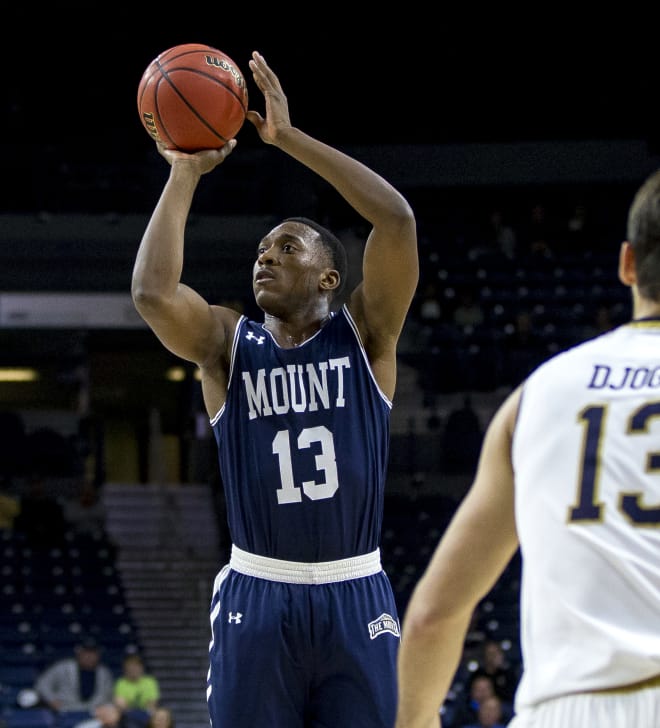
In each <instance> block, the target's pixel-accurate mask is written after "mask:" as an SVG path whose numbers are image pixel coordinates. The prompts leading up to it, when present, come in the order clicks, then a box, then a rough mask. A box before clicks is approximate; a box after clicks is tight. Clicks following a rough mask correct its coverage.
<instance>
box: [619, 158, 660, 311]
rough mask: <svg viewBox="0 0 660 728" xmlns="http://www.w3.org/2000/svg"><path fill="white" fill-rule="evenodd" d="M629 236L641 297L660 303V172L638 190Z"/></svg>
mask: <svg viewBox="0 0 660 728" xmlns="http://www.w3.org/2000/svg"><path fill="white" fill-rule="evenodd" d="M626 236H627V239H628V242H629V243H630V245H631V246H632V249H633V251H634V253H635V271H636V274H637V289H638V291H639V294H640V296H642V297H643V298H647V299H649V300H652V301H657V302H660V170H658V171H656V172H654V173H653V174H652V175H650V176H649V177H648V178H647V179H646V181H645V182H644V184H643V185H642V186H641V187H640V188H639V190H638V191H637V194H636V195H635V197H634V199H633V202H632V205H631V206H630V211H629V213H628V228H627V232H626Z"/></svg>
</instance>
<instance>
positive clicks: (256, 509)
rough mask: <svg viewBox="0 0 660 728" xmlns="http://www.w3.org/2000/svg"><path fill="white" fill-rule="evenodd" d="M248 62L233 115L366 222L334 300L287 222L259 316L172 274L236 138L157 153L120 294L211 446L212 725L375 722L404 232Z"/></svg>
mask: <svg viewBox="0 0 660 728" xmlns="http://www.w3.org/2000/svg"><path fill="white" fill-rule="evenodd" d="M249 66H250V69H251V71H252V75H253V79H254V82H255V84H256V86H257V88H258V89H259V90H260V91H261V93H262V94H263V98H264V101H265V115H264V116H262V115H261V114H260V113H259V112H257V111H255V110H249V111H248V113H247V119H248V121H249V122H250V123H251V124H253V125H254V128H255V129H256V131H257V133H258V135H259V137H260V138H261V140H262V141H263V142H264V143H265V144H267V145H272V146H273V147H275V148H276V150H277V151H278V153H279V152H283V153H285V154H288V155H289V156H290V157H292V158H293V159H295V160H297V161H298V162H300V163H301V164H302V165H304V166H305V167H307V168H309V169H310V170H311V171H313V172H315V173H316V174H317V175H319V177H320V178H322V179H323V180H325V181H326V182H327V183H329V184H330V185H331V186H332V187H333V188H334V189H335V190H336V191H337V193H338V194H339V195H340V196H341V197H342V198H343V199H344V200H345V201H346V203H347V204H348V205H350V206H351V207H352V208H353V210H354V211H355V212H357V213H358V214H359V215H360V216H361V217H362V218H363V219H364V220H365V221H366V222H367V223H369V225H370V227H371V230H370V232H369V235H368V238H367V239H366V241H365V246H364V253H363V265H362V278H361V281H360V282H359V283H358V284H357V286H356V287H355V288H354V290H352V291H347V292H344V291H343V290H342V286H343V284H344V282H345V280H346V253H345V251H344V249H343V246H342V244H341V243H340V241H339V240H338V239H337V238H336V237H335V236H334V235H333V234H332V233H331V232H330V231H329V230H327V229H326V228H325V227H322V226H321V225H319V224H318V223H316V222H314V221H313V220H310V219H308V218H304V217H293V218H288V219H285V220H283V221H282V222H281V223H280V224H278V225H276V226H275V227H274V228H273V229H272V230H270V231H269V232H266V233H265V235H264V237H263V238H262V239H261V240H260V241H255V250H256V258H255V262H254V268H253V278H252V289H253V293H254V296H255V300H256V303H257V304H258V306H259V308H260V309H261V310H262V311H263V314H264V317H263V321H253V320H249V319H248V318H246V317H245V316H243V315H241V314H240V313H239V312H238V311H235V310H232V309H230V308H226V307H223V306H217V305H213V304H210V303H208V302H207V301H206V300H204V299H203V298H202V297H201V296H200V295H198V294H197V293H196V292H195V291H194V290H192V289H191V288H190V287H188V286H187V285H186V284H185V283H183V282H182V281H181V275H182V265H183V251H184V233H185V227H186V222H187V219H188V215H189V212H190V208H191V203H192V200H193V196H194V193H195V190H196V188H197V186H198V184H199V183H200V179H201V178H202V176H203V175H205V174H207V173H209V172H211V171H212V170H214V169H215V168H216V167H217V166H218V165H220V164H221V163H222V162H223V160H224V159H226V158H227V156H228V155H229V154H230V153H231V152H232V151H233V150H234V148H235V146H236V140H235V139H234V140H231V141H230V142H228V143H227V144H225V145H224V146H223V147H222V148H220V149H213V150H204V151H200V152H196V153H194V154H186V153H183V152H179V151H173V150H165V149H164V148H163V147H162V146H160V147H159V151H160V153H161V154H162V156H163V157H164V158H165V160H166V161H167V162H168V163H169V164H170V172H169V176H168V179H167V181H166V183H165V186H164V189H163V191H162V194H161V197H160V199H159V201H158V203H157V204H156V207H155V209H154V211H153V214H152V216H151V219H150V221H149V223H148V225H147V228H146V230H145V232H144V236H143V238H142V241H141V243H140V246H139V250H138V254H137V258H136V261H135V266H134V271H133V279H132V295H133V300H134V302H135V305H136V307H137V310H138V311H139V313H140V314H141V316H142V317H143V318H144V320H145V321H146V322H147V323H148V325H149V326H150V327H151V329H152V330H153V331H154V333H155V334H156V336H157V337H158V338H159V339H160V341H161V342H162V343H163V344H164V346H165V347H167V348H168V349H169V350H170V351H171V352H173V353H174V354H176V355H178V356H179V357H181V358H182V359H185V360H187V361H190V362H194V363H196V364H197V365H198V367H199V369H200V372H201V377H202V390H203V395H204V401H205V405H206V408H207V411H208V416H209V420H210V426H211V427H212V429H213V433H214V435H215V439H216V442H217V446H218V457H219V466H220V474H221V479H222V482H223V487H224V489H225V498H226V502H227V513H228V526H229V531H230V535H231V540H232V552H231V557H230V560H229V562H228V563H227V564H226V565H225V566H224V567H223V568H221V569H220V571H219V573H218V575H217V577H216V580H215V584H214V589H213V597H212V603H211V627H212V638H211V645H210V669H209V674H208V687H207V696H208V705H209V712H210V716H211V724H212V726H213V728H225V727H227V728H229V727H231V728H254V726H266V725H267V726H269V727H270V728H297V727H298V728H307V727H309V728H311V727H312V726H316V727H321V726H344V727H350V726H355V727H356V728H357V727H358V726H359V727H360V728H391V727H392V725H393V722H394V717H395V711H396V654H397V650H398V646H399V618H398V615H397V611H396V605H395V600H394V594H393V590H392V587H391V584H390V582H389V580H388V578H387V576H386V574H385V572H384V571H383V569H382V566H381V561H380V552H379V540H380V531H381V522H382V512H383V501H384V487H385V475H386V467H387V461H388V450H389V418H390V412H391V407H392V400H393V397H394V392H395V385H396V349H397V342H398V340H399V336H400V334H401V331H402V328H403V324H404V320H405V317H406V315H407V312H408V310H409V307H410V305H411V302H412V298H413V295H414V292H415V288H416V286H417V281H418V275H419V265H418V255H417V238H416V222H415V218H414V215H413V212H412V210H411V207H410V205H409V204H408V202H407V201H406V200H405V199H404V197H402V195H401V194H400V193H399V192H398V191H397V190H396V189H394V188H393V187H392V185H391V184H389V183H388V182H387V181H386V180H385V179H383V178H382V177H381V176H380V175H378V174H377V173H375V172H374V171H372V170H370V169H368V168H367V167H366V166H364V165H363V164H362V163H360V162H359V161H357V160H356V159H353V158H351V157H349V156H347V155H346V154H344V153H342V152H340V151H338V150H337V149H334V148H332V147H330V146H328V145H326V144H324V143H323V142H321V141H318V140H317V139H314V138H312V137H311V136H309V135H308V134H306V133H305V132H303V131H302V130H300V129H299V128H297V127H295V126H293V125H292V122H291V120H290V116H289V108H288V102H287V98H286V96H285V94H284V91H283V90H282V87H281V85H280V82H279V80H278V77H277V76H276V75H275V73H274V72H273V71H272V69H271V68H270V67H269V66H268V64H267V63H266V61H265V59H264V58H263V57H262V56H261V55H260V54H259V53H256V52H255V53H253V55H252V59H251V60H250V62H249ZM228 265H229V264H228ZM223 274H225V275H232V271H231V270H230V269H229V268H227V270H224V271H223V270H220V271H218V276H219V280H221V279H222V275H223Z"/></svg>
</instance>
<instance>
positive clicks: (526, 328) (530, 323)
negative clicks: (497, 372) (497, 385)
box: [503, 309, 549, 387]
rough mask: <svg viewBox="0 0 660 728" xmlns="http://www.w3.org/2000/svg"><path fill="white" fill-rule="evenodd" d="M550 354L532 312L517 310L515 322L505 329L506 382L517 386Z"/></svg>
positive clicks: (504, 366) (504, 365)
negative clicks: (535, 324)
mask: <svg viewBox="0 0 660 728" xmlns="http://www.w3.org/2000/svg"><path fill="white" fill-rule="evenodd" d="M548 355H549V352H548V349H547V342H546V340H545V339H544V337H543V335H542V333H541V332H540V331H539V330H538V329H537V328H536V327H535V326H534V320H533V318H532V314H531V313H530V312H529V311H528V310H526V309H521V310H519V311H517V312H516V316H515V320H514V323H513V324H512V325H510V326H507V328H506V329H505V339H504V349H503V356H504V364H503V369H504V380H505V381H504V384H507V385H509V386H512V387H514V386H517V385H518V384H520V382H522V380H523V379H524V378H525V377H526V376H527V375H528V374H529V373H530V372H531V371H532V369H534V368H535V367H537V366H538V365H539V364H540V363H541V362H542V361H544V359H546V358H547V357H548Z"/></svg>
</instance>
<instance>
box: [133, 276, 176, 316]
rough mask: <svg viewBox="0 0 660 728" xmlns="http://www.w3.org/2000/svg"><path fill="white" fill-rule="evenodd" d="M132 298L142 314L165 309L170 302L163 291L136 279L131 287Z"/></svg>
mask: <svg viewBox="0 0 660 728" xmlns="http://www.w3.org/2000/svg"><path fill="white" fill-rule="evenodd" d="M131 298H132V299H133V304H134V306H135V308H136V309H137V310H138V311H139V312H140V313H141V314H145V313H148V312H153V311H160V310H162V309H164V308H165V307H166V305H167V300H168V299H167V297H166V296H165V295H164V293H163V291H162V290H160V289H157V288H151V287H149V286H146V285H144V284H143V283H142V282H140V281H138V280H135V279H133V283H132V285H131Z"/></svg>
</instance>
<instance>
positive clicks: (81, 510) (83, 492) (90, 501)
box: [64, 480, 106, 536]
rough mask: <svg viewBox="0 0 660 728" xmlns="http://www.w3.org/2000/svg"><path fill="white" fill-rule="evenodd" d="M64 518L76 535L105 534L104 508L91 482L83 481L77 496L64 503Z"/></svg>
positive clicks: (98, 492) (96, 488) (95, 487)
mask: <svg viewBox="0 0 660 728" xmlns="http://www.w3.org/2000/svg"><path fill="white" fill-rule="evenodd" d="M64 517H65V518H66V521H67V522H68V524H69V525H70V526H71V527H72V528H73V529H74V531H76V533H80V534H85V535H90V536H100V535H103V534H105V526H106V511H105V506H104V504H103V501H102V500H101V496H100V491H99V489H98V487H97V486H96V485H94V483H93V482H91V481H90V480H85V481H84V482H83V484H82V485H81V487H80V490H79V491H78V495H77V496H76V497H73V498H70V499H69V500H67V501H66V502H65V504H64Z"/></svg>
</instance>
